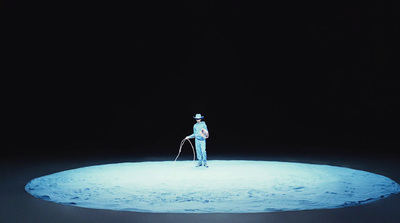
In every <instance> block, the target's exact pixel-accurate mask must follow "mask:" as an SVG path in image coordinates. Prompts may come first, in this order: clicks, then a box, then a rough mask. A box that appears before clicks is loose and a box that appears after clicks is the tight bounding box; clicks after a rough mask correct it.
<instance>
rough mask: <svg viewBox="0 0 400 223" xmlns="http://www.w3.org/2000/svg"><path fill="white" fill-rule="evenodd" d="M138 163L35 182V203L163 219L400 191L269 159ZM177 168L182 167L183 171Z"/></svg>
mask: <svg viewBox="0 0 400 223" xmlns="http://www.w3.org/2000/svg"><path fill="white" fill-rule="evenodd" d="M190 163H191V161H180V162H177V163H176V165H175V166H173V162H170V161H165V162H136V163H117V164H107V165H98V166H89V167H83V168H79V169H73V170H67V171H63V172H58V173H54V174H51V175H47V176H43V177H39V178H36V179H33V180H32V181H30V182H29V183H28V184H27V185H26V187H25V189H26V191H27V192H29V193H30V194H32V195H33V196H35V197H38V198H41V199H44V200H48V201H52V202H57V203H61V204H66V205H74V206H79V207H86V208H96V209H111V210H122V211H135V212H164V213H254V212H274V211H289V210H310V209H330V208H340V207H346V206H353V205H359V204H364V203H368V202H372V201H375V200H377V199H381V198H384V197H387V196H389V195H390V194H395V193H399V192H400V186H399V185H398V184H397V183H396V182H394V181H392V180H391V179H389V178H387V177H384V176H382V175H377V174H373V173H369V172H365V171H360V170H354V169H349V168H343V167H335V166H329V165H315V164H303V163H290V162H269V161H239V160H231V161H218V160H215V161H209V165H210V168H204V167H199V168H196V167H193V166H191V167H186V168H185V166H188V165H190ZM181 167H182V168H181Z"/></svg>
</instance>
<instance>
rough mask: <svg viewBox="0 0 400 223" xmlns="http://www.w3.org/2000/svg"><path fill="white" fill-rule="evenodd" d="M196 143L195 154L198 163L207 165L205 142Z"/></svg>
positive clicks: (197, 141)
mask: <svg viewBox="0 0 400 223" xmlns="http://www.w3.org/2000/svg"><path fill="white" fill-rule="evenodd" d="M195 142H196V154H197V159H198V160H199V163H201V162H203V163H207V152H206V140H198V139H196V140H195Z"/></svg>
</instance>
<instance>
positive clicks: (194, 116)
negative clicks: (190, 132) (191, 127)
mask: <svg viewBox="0 0 400 223" xmlns="http://www.w3.org/2000/svg"><path fill="white" fill-rule="evenodd" d="M193 118H194V119H203V118H204V116H201V118H197V117H196V116H193Z"/></svg>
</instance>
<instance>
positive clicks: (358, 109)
mask: <svg viewBox="0 0 400 223" xmlns="http://www.w3.org/2000/svg"><path fill="white" fill-rule="evenodd" d="M145 2H146V3H143V1H140V2H139V3H137V2H135V1H133V2H131V3H127V2H119V1H110V2H105V1H22V2H18V3H17V2H15V1H7V2H6V3H5V4H4V7H2V12H1V14H2V16H3V19H2V20H3V21H4V24H5V27H4V29H3V31H4V32H3V33H4V36H5V37H6V38H5V40H3V44H2V45H3V46H4V48H5V50H4V51H3V54H4V56H5V57H6V59H3V64H4V65H5V66H3V68H2V73H3V75H2V76H3V78H2V79H3V81H2V85H4V87H3V89H4V90H5V91H4V93H3V97H2V98H3V100H2V110H3V111H5V114H4V113H3V125H2V127H3V132H5V134H4V135H3V137H4V140H2V145H3V146H4V148H6V151H7V153H8V156H21V155H25V156H23V157H26V158H27V159H28V158H31V157H35V156H37V157H44V158H51V157H56V156H59V157H64V156H65V157H82V156H85V157H90V156H97V155H101V156H114V155H116V156H130V157H133V156H157V155H163V156H167V157H171V159H173V158H174V157H175V155H176V153H177V151H178V146H179V143H180V141H181V140H182V139H183V138H184V137H185V136H187V135H189V134H191V131H192V125H193V124H194V120H193V118H192V116H194V115H195V114H196V113H201V114H202V115H204V116H205V121H206V123H207V125H208V128H209V131H210V135H211V136H210V138H209V139H208V141H207V150H208V155H209V159H213V156H214V157H215V156H216V155H230V154H235V155H239V156H240V155H243V156H245V155H257V154H263V155H268V154H290V155H293V154H294V155H296V154H298V155H308V154H340V155H348V156H358V154H363V153H364V154H365V153H366V152H367V151H368V154H370V155H372V156H376V155H385V156H393V155H397V153H398V148H400V146H399V145H400V143H399V139H398V138H399V137H398V136H399V124H400V122H399V117H398V116H399V115H398V114H399V94H398V88H399V75H398V74H399V73H400V72H399V64H398V61H399V60H398V59H399V57H398V52H399V44H398V42H399V41H398V40H399V32H400V31H399V28H400V27H399V23H398V21H397V18H398V14H399V12H400V11H399V6H398V4H394V3H393V4H379V3H374V4H369V5H367V4H366V3H363V4H362V5H356V4H354V5H351V4H340V5H339V4H321V3H320V4H317V5H315V4H303V3H297V4H295V5H289V4H283V3H282V4H278V3H271V4H263V5H262V4H258V5H255V4H252V3H245V2H243V1H226V2H225V1H197V2H191V1H186V2H184V3H182V2H181V3H173V2H172V3H171V2H168V1H163V3H159V2H148V1H145ZM185 148H186V147H185ZM188 151H189V152H188ZM185 152H188V154H189V155H190V150H189V147H187V149H185Z"/></svg>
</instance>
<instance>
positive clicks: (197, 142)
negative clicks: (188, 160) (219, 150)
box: [195, 139, 203, 166]
mask: <svg viewBox="0 0 400 223" xmlns="http://www.w3.org/2000/svg"><path fill="white" fill-rule="evenodd" d="M195 146H196V154H197V159H198V161H199V162H198V164H197V166H201V165H202V160H203V158H202V151H201V143H200V140H197V139H196V140H195Z"/></svg>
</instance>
